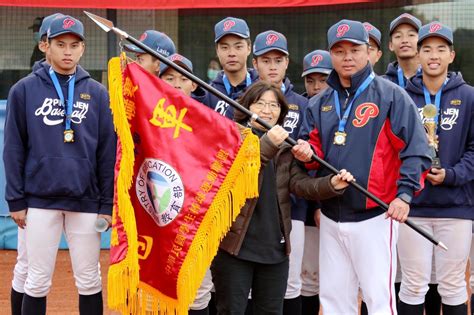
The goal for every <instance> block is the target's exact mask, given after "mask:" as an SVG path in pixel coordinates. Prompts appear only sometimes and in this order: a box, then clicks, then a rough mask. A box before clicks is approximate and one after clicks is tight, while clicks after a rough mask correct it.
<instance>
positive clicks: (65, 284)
mask: <svg viewBox="0 0 474 315" xmlns="http://www.w3.org/2000/svg"><path fill="white" fill-rule="evenodd" d="M15 261H16V251H15V250H0V315H7V314H11V313H10V289H11V281H12V271H13V266H14V265H15ZM100 265H101V268H102V287H103V297H104V314H105V315H117V314H119V313H118V312H114V311H111V310H110V309H108V308H107V271H108V269H109V251H108V250H102V251H101V254H100ZM468 270H469V267H468ZM466 280H468V283H469V275H468V273H466ZM469 293H470V292H469ZM77 303H78V296H77V291H76V287H75V286H74V279H73V275H72V267H71V261H70V258H69V251H67V250H60V251H59V252H58V257H57V260H56V269H55V271H54V276H53V287H52V289H51V292H50V294H49V295H48V309H47V310H48V312H47V313H48V315H59V314H61V315H62V314H68V315H69V314H70V315H79V312H78V306H77Z"/></svg>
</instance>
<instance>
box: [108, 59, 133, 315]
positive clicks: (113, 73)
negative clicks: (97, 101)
mask: <svg viewBox="0 0 474 315" xmlns="http://www.w3.org/2000/svg"><path fill="white" fill-rule="evenodd" d="M123 58H124V57H123V55H122V56H121V57H120V58H119V57H114V58H112V59H111V60H110V61H109V69H108V70H109V95H110V108H111V110H112V114H113V119H114V126H115V129H116V132H117V135H118V139H119V142H120V145H121V149H122V155H121V159H120V171H119V173H118V176H117V182H116V185H117V189H116V193H117V196H116V197H117V198H118V205H119V207H118V209H115V208H114V212H113V217H112V223H113V225H112V232H111V244H110V245H111V246H114V245H118V243H119V241H118V232H117V228H114V226H115V224H114V223H116V222H117V215H118V217H119V218H120V220H121V221H122V223H123V229H124V231H125V234H126V236H127V243H128V246H127V254H126V256H125V258H124V259H123V260H121V261H120V262H118V263H115V264H111V265H110V267H109V273H108V281H107V302H108V306H109V308H111V309H115V310H118V311H120V312H121V313H122V314H136V311H137V309H136V306H137V301H136V298H137V295H136V292H137V287H138V281H139V265H138V238H137V226H136V221H135V213H134V210H133V206H132V202H131V201H130V197H129V194H128V191H129V189H130V186H131V185H132V181H133V164H134V160H135V156H134V153H133V149H134V144H133V139H132V135H131V133H130V126H129V123H128V120H127V116H126V114H125V106H124V102H123V89H122V80H123V79H122V66H121V62H122V61H123Z"/></svg>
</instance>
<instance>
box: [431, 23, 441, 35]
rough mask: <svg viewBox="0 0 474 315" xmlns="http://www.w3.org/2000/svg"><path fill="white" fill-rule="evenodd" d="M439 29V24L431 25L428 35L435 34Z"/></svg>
mask: <svg viewBox="0 0 474 315" xmlns="http://www.w3.org/2000/svg"><path fill="white" fill-rule="evenodd" d="M440 29H441V24H439V23H433V24H431V25H430V33H436V32H437V31H439V30H440Z"/></svg>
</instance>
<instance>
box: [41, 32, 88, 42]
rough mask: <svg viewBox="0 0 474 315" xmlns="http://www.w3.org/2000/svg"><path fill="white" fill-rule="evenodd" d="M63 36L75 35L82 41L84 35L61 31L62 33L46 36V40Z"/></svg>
mask: <svg viewBox="0 0 474 315" xmlns="http://www.w3.org/2000/svg"><path fill="white" fill-rule="evenodd" d="M64 34H72V35H76V36H77V37H79V38H80V39H82V40H84V39H85V38H84V35H82V34H79V33H76V32H71V31H62V32H58V33H56V34H54V35H53V36H51V35H50V36H48V39H50V38H56V37H58V36H61V35H64Z"/></svg>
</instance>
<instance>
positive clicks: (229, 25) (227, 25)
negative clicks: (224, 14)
mask: <svg viewBox="0 0 474 315" xmlns="http://www.w3.org/2000/svg"><path fill="white" fill-rule="evenodd" d="M234 25H235V21H234V20H227V21H225V22H224V31H226V32H227V31H228V30H230V29H231V28H232V27H234Z"/></svg>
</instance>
